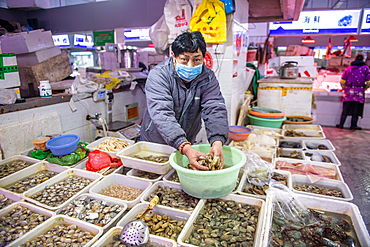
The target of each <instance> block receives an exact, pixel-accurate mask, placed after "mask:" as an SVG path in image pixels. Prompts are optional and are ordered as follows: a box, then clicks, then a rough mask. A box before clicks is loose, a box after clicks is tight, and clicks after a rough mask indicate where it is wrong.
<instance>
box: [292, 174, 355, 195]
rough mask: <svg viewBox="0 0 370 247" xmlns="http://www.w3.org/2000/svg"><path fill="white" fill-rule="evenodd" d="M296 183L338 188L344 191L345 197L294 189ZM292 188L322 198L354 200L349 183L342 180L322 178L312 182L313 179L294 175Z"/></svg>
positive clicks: (300, 192) (297, 191)
mask: <svg viewBox="0 0 370 247" xmlns="http://www.w3.org/2000/svg"><path fill="white" fill-rule="evenodd" d="M296 184H304V185H316V186H319V187H327V188H329V189H337V190H340V191H342V194H343V196H344V198H340V197H334V196H326V195H320V194H315V193H311V192H305V191H299V190H296V189H294V186H295V185H296ZM292 189H293V191H294V192H296V193H299V194H303V195H308V196H318V197H322V198H328V199H335V200H341V201H352V200H353V195H352V192H351V190H350V189H349V187H348V185H347V184H346V183H344V182H342V181H337V180H333V179H321V180H319V181H317V182H316V183H311V181H310V180H309V179H308V178H307V177H304V176H299V175H292Z"/></svg>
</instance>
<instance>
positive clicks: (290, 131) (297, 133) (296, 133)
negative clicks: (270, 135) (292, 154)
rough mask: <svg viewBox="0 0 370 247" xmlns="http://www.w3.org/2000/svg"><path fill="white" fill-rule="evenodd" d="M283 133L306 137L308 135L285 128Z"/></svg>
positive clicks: (290, 135)
mask: <svg viewBox="0 0 370 247" xmlns="http://www.w3.org/2000/svg"><path fill="white" fill-rule="evenodd" d="M284 135H285V136H288V137H307V136H308V135H306V134H305V133H303V132H297V131H295V130H286V131H285V133H284Z"/></svg>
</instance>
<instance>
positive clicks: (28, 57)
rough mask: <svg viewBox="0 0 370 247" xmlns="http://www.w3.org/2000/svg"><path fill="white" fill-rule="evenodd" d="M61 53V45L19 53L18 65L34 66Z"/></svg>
mask: <svg viewBox="0 0 370 247" xmlns="http://www.w3.org/2000/svg"><path fill="white" fill-rule="evenodd" d="M60 53H61V51H60V48H59V46H54V47H50V48H46V49H43V50H38V51H35V52H31V53H25V54H18V55H17V63H18V66H33V65H36V64H39V63H41V62H43V61H45V60H48V59H49V58H52V57H55V56H57V55H59V54H60Z"/></svg>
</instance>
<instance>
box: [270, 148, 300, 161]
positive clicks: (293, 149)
mask: <svg viewBox="0 0 370 247" xmlns="http://www.w3.org/2000/svg"><path fill="white" fill-rule="evenodd" d="M279 152H280V153H283V154H286V153H292V152H297V153H300V154H301V157H302V159H295V160H306V156H305V155H304V152H303V151H302V149H295V148H279V149H278V150H277V152H276V158H288V157H282V156H279V155H280V154H279ZM291 159H294V158H291Z"/></svg>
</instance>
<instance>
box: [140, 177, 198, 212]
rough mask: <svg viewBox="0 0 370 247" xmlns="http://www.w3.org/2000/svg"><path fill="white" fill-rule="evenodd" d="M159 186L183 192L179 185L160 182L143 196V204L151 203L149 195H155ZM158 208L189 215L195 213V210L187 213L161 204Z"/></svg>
mask: <svg viewBox="0 0 370 247" xmlns="http://www.w3.org/2000/svg"><path fill="white" fill-rule="evenodd" d="M158 186H165V187H170V188H174V189H179V190H182V187H181V185H179V184H174V183H167V182H164V181H159V182H156V183H154V184H153V186H151V187H150V189H149V190H147V191H146V192H145V193H144V194H143V196H142V197H141V202H144V203H149V201H150V198H149V195H150V194H152V193H154V192H155V191H156V189H157V188H158ZM200 200H201V199H199V201H200ZM198 203H199V202H198ZM156 207H162V208H171V209H173V210H175V211H178V212H182V213H187V214H191V213H192V212H193V211H194V210H191V211H187V210H182V209H178V208H173V207H167V206H164V205H160V204H157V205H156Z"/></svg>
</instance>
